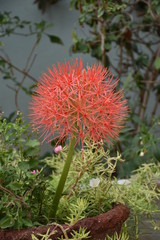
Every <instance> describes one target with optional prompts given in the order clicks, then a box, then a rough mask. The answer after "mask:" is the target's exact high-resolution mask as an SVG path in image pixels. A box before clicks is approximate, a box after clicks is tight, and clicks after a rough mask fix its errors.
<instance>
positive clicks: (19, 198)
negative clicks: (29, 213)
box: [0, 185, 29, 209]
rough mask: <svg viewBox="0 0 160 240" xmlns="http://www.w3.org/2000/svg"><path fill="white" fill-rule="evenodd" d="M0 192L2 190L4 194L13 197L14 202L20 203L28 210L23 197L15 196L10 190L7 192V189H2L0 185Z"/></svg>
mask: <svg viewBox="0 0 160 240" xmlns="http://www.w3.org/2000/svg"><path fill="white" fill-rule="evenodd" d="M0 190H2V191H3V192H5V193H6V194H8V195H10V196H11V197H13V198H14V199H15V200H16V201H18V202H20V203H21V204H22V205H23V206H25V207H26V208H27V209H29V206H28V205H27V203H26V202H25V201H24V199H23V197H20V196H17V195H15V194H14V193H12V192H11V191H10V190H8V189H7V188H5V187H3V186H2V185H0Z"/></svg>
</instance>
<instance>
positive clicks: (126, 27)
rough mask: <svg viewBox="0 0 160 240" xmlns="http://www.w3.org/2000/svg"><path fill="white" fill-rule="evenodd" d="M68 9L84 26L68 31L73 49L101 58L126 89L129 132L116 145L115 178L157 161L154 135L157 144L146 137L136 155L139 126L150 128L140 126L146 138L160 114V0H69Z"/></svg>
mask: <svg viewBox="0 0 160 240" xmlns="http://www.w3.org/2000/svg"><path fill="white" fill-rule="evenodd" d="M71 8H75V9H76V10H78V11H79V13H80V14H79V25H80V26H81V27H82V28H83V31H85V29H88V32H87V33H86V34H85V35H84V34H83V35H82V37H81V36H79V35H78V34H77V32H79V31H76V28H75V29H74V30H73V33H72V39H73V44H72V47H71V49H72V52H73V53H77V52H82V53H87V54H90V55H91V56H93V57H95V58H96V59H98V60H100V61H101V62H102V64H103V65H105V66H107V67H109V68H110V70H111V71H112V72H114V73H115V75H116V76H117V77H118V78H120V84H119V85H120V87H121V88H123V89H124V91H125V97H126V98H127V100H128V106H129V117H128V123H127V125H128V126H129V131H128V132H126V131H125V132H122V134H121V137H120V142H118V144H117V145H118V147H117V149H118V151H120V152H121V153H122V156H123V157H124V158H125V159H126V163H125V164H124V165H123V167H122V166H121V165H119V166H118V171H117V172H118V174H119V176H120V177H122V176H125V177H128V176H129V175H130V174H131V171H132V170H134V169H137V168H138V167H139V166H140V165H141V164H142V163H144V162H145V161H147V162H150V161H159V160H160V158H159V157H158V159H157V157H155V155H157V156H159V154H155V152H157V151H158V150H157V148H158V147H157V146H158V144H159V143H158V142H159V139H158V137H157V135H158V134H156V137H157V140H156V141H157V143H156V144H153V141H152V140H151V138H150V140H149V139H148V142H147V144H146V149H148V148H147V147H148V145H149V150H147V153H146V152H145V156H144V157H143V158H142V157H140V156H139V153H140V151H141V149H142V146H141V145H140V138H141V135H143V136H144V128H145V129H146V130H147V131H148V132H149V133H147V131H146V130H145V134H146V138H147V137H148V134H150V135H152V137H153V135H154V131H153V127H152V125H154V121H155V120H154V119H155V117H157V118H159V112H158V109H159V103H160V97H159V96H160V85H159V70H160V57H159V52H160V49H159V45H158V43H159V35H160V27H159V26H160V17H159V16H160V14H159V12H160V7H159V1H158V0H153V1H150V2H145V1H132V2H131V1H127V0H122V1H110V0H109V1H103V0H100V1H95V0H89V1H85V0H71ZM78 27H79V26H78ZM151 132H152V133H151ZM149 141H151V142H149ZM153 145H154V147H153ZM155 148H156V150H155V151H154V150H153V149H155ZM117 149H116V148H115V149H114V151H113V154H114V152H115V151H117ZM153 152H154V153H153Z"/></svg>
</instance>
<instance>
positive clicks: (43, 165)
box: [0, 113, 160, 240]
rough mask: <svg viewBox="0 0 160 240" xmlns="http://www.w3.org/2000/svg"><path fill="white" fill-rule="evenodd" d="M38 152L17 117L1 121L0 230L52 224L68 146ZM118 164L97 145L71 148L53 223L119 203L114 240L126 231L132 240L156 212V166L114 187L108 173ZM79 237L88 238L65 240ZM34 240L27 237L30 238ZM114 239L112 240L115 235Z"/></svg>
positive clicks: (158, 166) (158, 170) (74, 219)
mask: <svg viewBox="0 0 160 240" xmlns="http://www.w3.org/2000/svg"><path fill="white" fill-rule="evenodd" d="M143 141H146V139H143ZM39 147H40V143H39V141H38V140H37V137H36V136H35V138H33V135H31V134H30V133H29V125H28V124H26V123H25V122H24V120H23V117H22V115H21V114H20V113H18V116H17V118H16V120H15V121H14V122H8V121H7V119H5V118H3V116H1V121H0V198H1V202H0V228H2V229H6V228H23V227H31V226H37V225H41V224H47V223H51V222H53V219H50V218H49V215H50V211H51V209H50V208H51V203H52V200H53V197H54V194H55V190H56V188H57V184H58V181H59V176H60V174H61V171H62V169H63V165H64V162H65V159H66V156H67V152H68V147H67V146H66V147H64V148H63V151H61V152H59V153H58V154H54V155H52V156H50V157H46V158H44V159H41V160H40V158H39ZM33 150H34V151H33ZM122 161H123V160H122V159H121V156H120V155H119V154H118V153H117V156H115V157H110V155H109V152H108V151H105V149H104V145H103V144H102V143H101V144H100V145H99V146H97V145H95V144H94V143H90V144H88V143H87V142H85V146H84V148H83V149H82V150H79V148H77V149H76V151H75V154H74V158H73V162H72V166H71V170H70V172H69V176H68V179H67V182H66V185H65V189H64V191H63V195H62V197H61V200H60V205H59V209H58V212H57V218H56V222H57V224H58V223H60V224H61V223H68V224H69V225H72V224H74V223H76V222H77V221H78V220H80V219H82V218H84V217H91V216H95V215H97V214H100V213H103V212H106V211H108V210H109V209H111V208H112V204H113V203H115V202H116V203H124V204H126V205H128V206H129V208H130V211H131V215H130V218H129V220H128V221H127V222H126V225H125V229H124V231H122V235H121V238H118V239H122V240H124V239H127V236H128V235H127V231H126V228H127V229H128V231H129V232H132V236H135V234H137V228H138V222H139V221H140V219H141V218H143V217H146V218H148V217H150V218H151V217H152V215H153V214H154V213H156V212H158V211H159V210H158V208H157V204H156V201H157V200H159V197H160V194H159V190H158V188H156V186H157V183H158V180H159V178H160V164H159V163H157V164H155V163H150V164H144V165H143V166H142V167H141V168H139V169H138V170H137V171H136V173H135V175H134V176H133V177H132V178H131V179H130V182H131V183H130V185H119V184H118V182H117V179H116V178H113V173H114V172H115V169H116V166H117V163H118V162H119V163H120V162H122ZM35 169H36V170H35ZM48 169H49V171H48ZM33 170H34V171H33ZM38 170H39V171H38ZM93 178H95V179H99V180H100V182H99V184H98V185H97V186H96V187H92V185H91V184H90V180H91V179H93ZM135 219H136V221H135ZM151 224H154V225H153V227H154V228H155V227H156V228H157V223H154V222H153V221H152V218H151ZM59 226H61V225H59ZM63 230H64V229H63ZM52 235H54V232H50V231H49V230H48V232H47V233H46V234H45V235H43V236H41V237H42V239H43V240H44V239H49V238H50V237H51V236H52ZM80 237H81V238H85V237H86V238H87V237H89V233H88V232H86V231H85V229H80V230H79V232H74V233H73V236H72V238H71V239H78V238H80ZM36 238H37V237H36V236H34V235H33V236H32V239H36ZM66 239H67V238H66ZM68 239H69V238H68ZM114 239H117V236H116V235H115V236H114ZM118 239H117V240H118Z"/></svg>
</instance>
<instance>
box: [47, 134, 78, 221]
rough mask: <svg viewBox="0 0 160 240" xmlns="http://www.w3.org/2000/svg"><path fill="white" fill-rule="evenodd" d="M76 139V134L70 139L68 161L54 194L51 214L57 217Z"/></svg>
mask: <svg viewBox="0 0 160 240" xmlns="http://www.w3.org/2000/svg"><path fill="white" fill-rule="evenodd" d="M75 141H76V140H75V136H73V138H72V139H71V141H70V145H69V150H68V155H67V159H66V162H65V164H64V167H63V171H62V174H61V177H60V180H59V183H58V187H57V189H56V193H55V196H54V199H53V203H52V208H51V209H52V210H51V214H50V216H51V217H52V218H55V216H56V212H57V209H58V204H59V201H60V198H61V196H62V192H63V189H64V185H65V182H66V179H67V176H68V172H69V168H70V165H71V162H72V158H73V152H74V147H75Z"/></svg>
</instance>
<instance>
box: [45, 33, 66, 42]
mask: <svg viewBox="0 0 160 240" xmlns="http://www.w3.org/2000/svg"><path fill="white" fill-rule="evenodd" d="M47 36H48V37H49V39H50V41H51V42H52V43H57V44H61V45H63V42H62V40H61V39H60V38H59V37H58V36H55V35H49V34H47Z"/></svg>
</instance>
